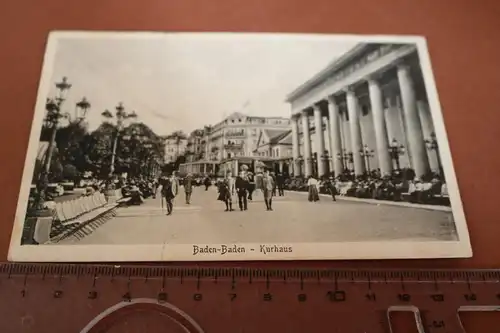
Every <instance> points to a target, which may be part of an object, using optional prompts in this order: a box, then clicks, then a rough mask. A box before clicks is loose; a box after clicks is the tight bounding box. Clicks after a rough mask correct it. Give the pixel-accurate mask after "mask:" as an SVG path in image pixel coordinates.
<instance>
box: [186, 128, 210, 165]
mask: <svg viewBox="0 0 500 333" xmlns="http://www.w3.org/2000/svg"><path fill="white" fill-rule="evenodd" d="M202 139H203V129H196V130H194V131H192V132H191V133H190V134H189V136H188V138H187V144H186V152H185V156H186V163H191V162H194V161H199V160H201V159H203V154H204V153H205V149H204V147H203V145H202V143H201V142H202Z"/></svg>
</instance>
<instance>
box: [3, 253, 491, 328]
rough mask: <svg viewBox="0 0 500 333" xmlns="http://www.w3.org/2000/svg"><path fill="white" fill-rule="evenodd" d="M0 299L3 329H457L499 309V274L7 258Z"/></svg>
mask: <svg viewBox="0 0 500 333" xmlns="http://www.w3.org/2000/svg"><path fill="white" fill-rule="evenodd" d="M0 297H1V299H2V301H1V303H0V314H1V315H0V316H1V319H0V332H2V333H10V332H15V333H17V332H37V333H44V332H61V333H66V332H93V333H97V332H100V333H101V332H148V333H150V332H153V333H154V332H197V333H199V332H206V333H210V332H231V333H235V332H241V333H253V332H259V333H266V332H284V333H294V332H301V333H302V332H339V333H340V332H342V333H400V332H401V333H403V332H419V333H422V332H425V333H429V332H439V333H461V332H465V331H464V329H463V325H462V323H461V320H460V315H461V314H462V313H464V312H471V311H498V310H499V309H500V271H497V270H474V271H472V270H471V271H454V270H397V271H396V270H349V269H346V270H344V269H341V270H333V269H318V270H314V269H257V268H206V267H172V266H112V265H73V264H11V263H7V264H0ZM398 313H407V314H409V315H411V317H412V318H413V319H412V323H410V324H408V325H410V326H412V327H410V326H408V327H406V328H404V331H403V330H401V331H399V330H398V331H395V328H394V325H393V324H392V323H393V322H394V321H393V317H394V316H395V314H398ZM396 317H397V316H396ZM482 328H483V330H477V331H467V333H475V332H478V333H479V332H481V333H485V332H487V329H486V327H482ZM494 331H495V332H498V331H500V320H499V321H498V324H497V328H496V329H495V330H494ZM491 332H493V330H492V331H491Z"/></svg>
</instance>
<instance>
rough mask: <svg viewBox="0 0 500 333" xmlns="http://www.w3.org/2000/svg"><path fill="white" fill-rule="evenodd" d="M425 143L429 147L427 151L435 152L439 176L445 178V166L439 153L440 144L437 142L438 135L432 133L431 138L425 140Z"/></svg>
mask: <svg viewBox="0 0 500 333" xmlns="http://www.w3.org/2000/svg"><path fill="white" fill-rule="evenodd" d="M425 143H426V145H427V149H429V150H434V151H435V153H436V160H437V163H438V172H439V176H440V177H444V173H443V164H442V163H441V155H440V153H439V144H438V142H437V138H436V133H434V132H432V133H431V136H430V138H429V139H426V140H425Z"/></svg>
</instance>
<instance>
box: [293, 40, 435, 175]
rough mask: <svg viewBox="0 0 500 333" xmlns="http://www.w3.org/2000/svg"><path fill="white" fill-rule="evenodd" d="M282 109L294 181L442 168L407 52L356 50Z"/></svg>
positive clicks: (416, 67)
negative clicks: (287, 112)
mask: <svg viewBox="0 0 500 333" xmlns="http://www.w3.org/2000/svg"><path fill="white" fill-rule="evenodd" d="M286 101H287V102H288V103H290V104H291V109H292V116H291V121H292V144H293V145H292V146H293V160H294V168H293V170H294V175H295V176H300V175H302V176H309V175H312V174H315V175H319V176H322V175H325V174H328V173H329V172H334V173H335V175H339V174H341V173H342V172H344V171H346V169H347V170H352V171H354V174H355V175H362V174H364V173H365V172H366V171H371V170H374V169H380V172H381V174H382V175H387V174H391V172H392V171H393V170H394V169H395V168H412V169H413V170H414V171H415V174H416V176H418V177H421V176H423V175H425V174H427V173H428V172H429V171H431V170H432V171H439V169H440V167H441V166H440V160H439V152H438V149H437V145H436V144H435V135H434V126H433V122H432V118H431V113H430V108H429V104H428V101H427V93H426V89H425V84H424V79H423V75H422V69H421V66H420V61H419V57H418V52H417V47H416V45H414V44H371V43H370V44H367V43H363V44H358V45H357V46H355V47H354V48H353V49H351V50H350V51H348V52H347V53H346V54H344V55H343V56H341V57H340V58H339V59H337V60H335V61H334V62H332V63H331V64H330V65H329V66H327V67H326V68H325V69H323V70H322V71H321V72H319V73H318V74H317V75H315V76H314V77H313V78H311V79H310V80H308V81H307V82H305V83H304V84H303V85H301V86H300V87H298V88H297V89H296V90H295V91H293V92H292V93H291V94H289V95H288V96H287V100H286ZM318 129H319V130H318ZM432 143H434V145H432Z"/></svg>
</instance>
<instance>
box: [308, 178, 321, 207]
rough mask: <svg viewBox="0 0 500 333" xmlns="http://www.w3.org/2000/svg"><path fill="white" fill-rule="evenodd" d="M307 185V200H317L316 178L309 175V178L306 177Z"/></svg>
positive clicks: (317, 183) (317, 184)
mask: <svg viewBox="0 0 500 333" xmlns="http://www.w3.org/2000/svg"><path fill="white" fill-rule="evenodd" d="M307 187H308V190H309V196H308V200H309V201H310V202H316V201H319V189H318V187H319V182H318V180H317V179H316V178H314V177H313V176H309V178H308V179H307Z"/></svg>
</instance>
